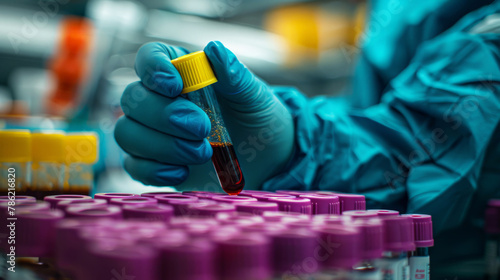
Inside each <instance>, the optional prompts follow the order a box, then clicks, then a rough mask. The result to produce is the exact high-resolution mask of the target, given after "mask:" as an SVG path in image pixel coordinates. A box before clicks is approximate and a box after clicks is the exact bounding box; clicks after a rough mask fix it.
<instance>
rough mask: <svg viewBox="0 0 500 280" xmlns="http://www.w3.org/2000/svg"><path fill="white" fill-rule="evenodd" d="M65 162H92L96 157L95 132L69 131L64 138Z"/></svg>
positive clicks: (95, 160)
mask: <svg viewBox="0 0 500 280" xmlns="http://www.w3.org/2000/svg"><path fill="white" fill-rule="evenodd" d="M65 141H66V145H65V153H66V155H65V162H66V163H67V164H71V163H84V164H94V163H96V162H97V157H98V152H97V151H98V143H97V142H98V137H97V134H95V133H92V132H88V133H70V134H67V135H66V138H65Z"/></svg>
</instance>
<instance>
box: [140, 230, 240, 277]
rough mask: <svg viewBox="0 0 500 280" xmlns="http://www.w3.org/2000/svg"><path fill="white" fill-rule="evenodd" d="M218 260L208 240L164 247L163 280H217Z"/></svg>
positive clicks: (162, 253)
mask: <svg viewBox="0 0 500 280" xmlns="http://www.w3.org/2000/svg"><path fill="white" fill-rule="evenodd" d="M216 259H217V258H216V251H215V245H214V244H213V243H211V242H209V241H207V240H199V239H198V240H194V241H189V242H183V243H177V244H171V245H162V246H161V247H160V268H161V279H179V280H217V279H218V278H217V274H216V263H215V261H214V260H216ZM141 279H142V278H141ZM158 279H160V278H158ZM235 279H237V278H235Z"/></svg>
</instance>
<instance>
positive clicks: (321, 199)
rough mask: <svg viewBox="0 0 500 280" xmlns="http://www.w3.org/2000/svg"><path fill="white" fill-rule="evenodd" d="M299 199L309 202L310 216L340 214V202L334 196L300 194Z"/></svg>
mask: <svg viewBox="0 0 500 280" xmlns="http://www.w3.org/2000/svg"><path fill="white" fill-rule="evenodd" d="M299 197H302V198H307V199H309V200H311V207H312V214H313V215H319V214H340V200H339V197H338V196H336V195H321V194H302V195H300V196H299Z"/></svg>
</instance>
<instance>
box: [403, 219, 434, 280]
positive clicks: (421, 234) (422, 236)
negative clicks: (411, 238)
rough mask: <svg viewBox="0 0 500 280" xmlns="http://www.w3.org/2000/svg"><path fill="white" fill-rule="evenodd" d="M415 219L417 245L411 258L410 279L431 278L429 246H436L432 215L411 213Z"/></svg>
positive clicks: (414, 227) (414, 229) (425, 279)
mask: <svg viewBox="0 0 500 280" xmlns="http://www.w3.org/2000/svg"><path fill="white" fill-rule="evenodd" d="M403 216H408V217H410V218H411V219H412V221H413V231H414V234H415V246H416V247H417V248H416V249H415V251H413V252H412V253H411V255H410V258H409V261H408V262H409V265H410V279H411V280H417V279H423V280H429V279H430V267H429V264H430V258H429V247H432V246H434V239H433V238H432V217H431V216H430V215H422V214H409V215H403Z"/></svg>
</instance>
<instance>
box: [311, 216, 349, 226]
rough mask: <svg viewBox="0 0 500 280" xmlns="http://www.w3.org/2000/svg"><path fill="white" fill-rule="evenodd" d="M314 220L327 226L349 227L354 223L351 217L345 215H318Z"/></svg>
mask: <svg viewBox="0 0 500 280" xmlns="http://www.w3.org/2000/svg"><path fill="white" fill-rule="evenodd" d="M313 220H314V221H315V222H320V223H323V224H325V225H348V224H350V223H352V221H353V219H352V217H351V216H344V215H316V216H314V217H313Z"/></svg>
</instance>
